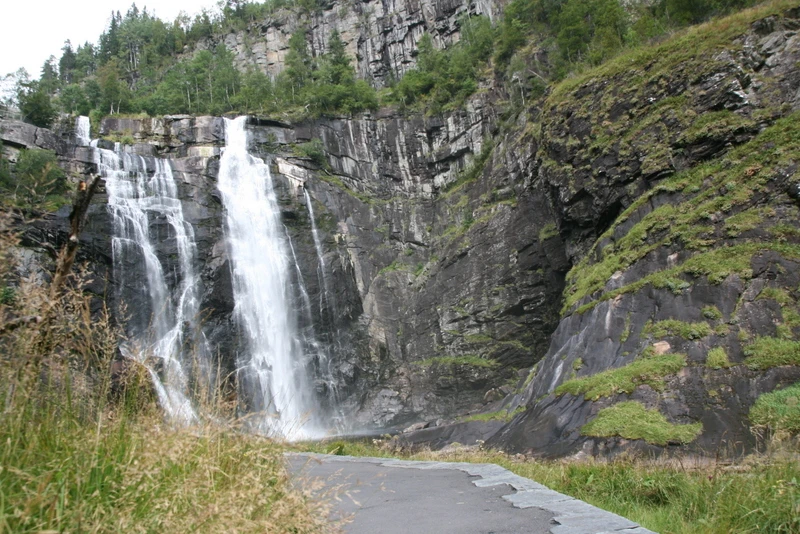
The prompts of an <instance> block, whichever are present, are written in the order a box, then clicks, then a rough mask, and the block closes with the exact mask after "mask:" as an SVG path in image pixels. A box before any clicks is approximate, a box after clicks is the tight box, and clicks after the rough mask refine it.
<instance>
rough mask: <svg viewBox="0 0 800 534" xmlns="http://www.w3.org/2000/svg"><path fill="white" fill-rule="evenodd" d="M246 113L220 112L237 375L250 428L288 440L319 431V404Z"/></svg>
mask: <svg viewBox="0 0 800 534" xmlns="http://www.w3.org/2000/svg"><path fill="white" fill-rule="evenodd" d="M246 120H247V117H239V118H238V119H235V120H229V119H225V141H226V147H225V151H224V152H223V154H222V158H221V159H220V170H219V178H218V187H219V190H220V193H221V194H222V201H223V205H224V206H225V211H226V224H225V230H226V236H227V241H228V251H229V254H230V258H231V263H232V278H233V293H234V299H235V307H234V315H235V318H236V320H237V322H238V324H239V326H240V328H241V337H242V338H243V339H242V342H243V350H242V351H241V353H240V354H239V358H238V364H237V368H238V380H239V385H240V391H241V393H242V396H243V399H244V400H245V402H246V403H247V404H248V408H249V411H251V412H254V414H253V415H251V417H250V421H251V422H252V424H253V426H254V428H255V429H256V430H257V431H260V432H264V433H267V434H271V435H279V436H283V437H286V438H288V439H301V438H309V437H313V436H318V435H320V434H322V432H321V430H320V421H319V419H320V416H319V407H318V406H317V403H316V402H315V399H314V396H313V388H312V383H311V380H310V377H309V373H308V370H307V367H309V366H311V364H312V363H313V362H312V357H309V356H307V355H306V353H305V351H304V348H303V342H302V340H301V337H300V336H299V335H298V328H297V313H296V310H295V309H293V307H292V302H293V299H292V294H291V292H292V287H291V267H290V258H289V250H290V248H289V246H288V244H287V241H288V239H287V236H286V235H285V233H284V229H283V225H282V224H281V218H280V209H279V207H278V202H277V199H276V196H275V191H274V189H273V185H272V176H271V175H270V171H269V167H268V166H267V165H266V164H265V163H264V162H263V161H262V160H260V159H258V158H255V157H252V156H250V155H249V154H248V152H247V133H246V130H245V123H246Z"/></svg>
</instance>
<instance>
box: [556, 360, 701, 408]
mask: <svg viewBox="0 0 800 534" xmlns="http://www.w3.org/2000/svg"><path fill="white" fill-rule="evenodd" d="M685 365H686V356H685V355H683V354H662V355H660V356H648V357H644V358H641V359H638V360H634V361H633V362H631V363H629V364H628V365H625V366H623V367H618V368H616V369H608V370H606V371H602V372H600V373H597V374H595V375H592V376H587V377H583V378H574V379H572V380H567V381H566V382H564V383H563V384H561V385H560V386H558V387H557V388H556V389H555V394H556V395H564V394H565V393H569V394H571V395H580V394H583V395H584V398H585V399H586V400H597V399H599V398H600V397H610V396H611V395H615V394H617V393H633V390H635V389H636V388H637V387H638V386H640V385H642V384H647V385H649V386H650V387H652V388H653V389H655V390H657V391H661V390H662V389H664V380H663V378H664V377H665V376H668V375H671V374H675V373H677V372H678V371H680V370H681V369H683V367H684V366H685Z"/></svg>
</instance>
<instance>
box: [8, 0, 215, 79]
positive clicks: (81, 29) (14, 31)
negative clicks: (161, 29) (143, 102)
mask: <svg viewBox="0 0 800 534" xmlns="http://www.w3.org/2000/svg"><path fill="white" fill-rule="evenodd" d="M131 3H132V1H131V0H111V1H108V0H106V1H102V0H73V1H71V2H65V1H63V0H9V1H7V2H3V7H2V8H0V13H1V14H2V20H3V24H2V29H0V77H2V76H3V75H5V74H8V73H11V72H15V71H16V70H17V69H19V68H20V67H24V68H25V69H26V70H27V71H28V72H29V73H30V75H31V77H32V78H38V77H39V75H40V74H41V68H42V64H43V63H44V62H45V61H46V60H47V58H49V57H50V56H51V55H53V56H55V57H56V59H58V58H59V57H61V48H62V47H63V46H64V41H66V40H67V39H69V40H70V41H71V42H72V46H73V48H75V47H77V46H78V45H79V44H83V43H85V42H86V41H89V42H92V43H95V44H97V39H98V38H99V37H100V34H101V33H102V32H103V31H104V30H105V29H106V27H107V26H108V22H109V20H110V18H111V12H112V11H119V12H120V13H122V14H123V15H124V14H125V12H126V11H128V9H129V8H130V6H131ZM214 5H215V2H214V0H199V1H198V0H155V1H152V2H149V3H142V2H139V3H137V7H139V9H142V8H144V7H147V11H148V12H150V13H155V14H156V15H157V16H158V17H159V18H161V19H162V20H165V21H172V20H174V19H175V17H176V16H177V15H178V13H179V12H180V11H186V12H187V13H189V14H191V15H194V14H195V13H199V12H200V11H201V10H202V9H203V8H204V7H205V8H207V9H211V8H213V7H214Z"/></svg>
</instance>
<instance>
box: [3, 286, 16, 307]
mask: <svg viewBox="0 0 800 534" xmlns="http://www.w3.org/2000/svg"><path fill="white" fill-rule="evenodd" d="M16 295H17V291H16V290H15V289H14V288H13V287H11V286H6V287H4V288H3V289H0V304H3V305H9V304H13V303H14V298H15V297H16Z"/></svg>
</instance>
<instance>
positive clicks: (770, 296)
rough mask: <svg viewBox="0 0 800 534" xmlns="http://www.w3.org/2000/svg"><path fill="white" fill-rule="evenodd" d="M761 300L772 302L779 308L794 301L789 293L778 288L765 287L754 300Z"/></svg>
mask: <svg viewBox="0 0 800 534" xmlns="http://www.w3.org/2000/svg"><path fill="white" fill-rule="evenodd" d="M762 299H767V300H774V301H775V302H777V303H778V304H780V305H781V307H784V306H787V305H789V304H791V303H793V302H794V299H793V298H792V296H791V295H790V294H789V292H788V291H786V290H785V289H783V288H779V287H765V288H764V289H762V290H761V292H760V293H759V294H758V297H757V298H756V300H762Z"/></svg>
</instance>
